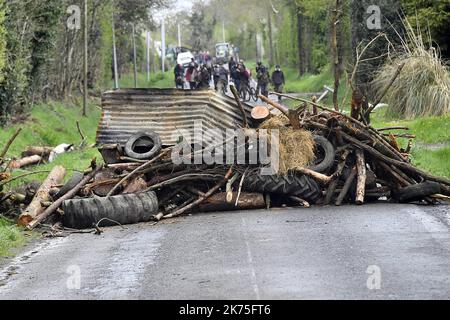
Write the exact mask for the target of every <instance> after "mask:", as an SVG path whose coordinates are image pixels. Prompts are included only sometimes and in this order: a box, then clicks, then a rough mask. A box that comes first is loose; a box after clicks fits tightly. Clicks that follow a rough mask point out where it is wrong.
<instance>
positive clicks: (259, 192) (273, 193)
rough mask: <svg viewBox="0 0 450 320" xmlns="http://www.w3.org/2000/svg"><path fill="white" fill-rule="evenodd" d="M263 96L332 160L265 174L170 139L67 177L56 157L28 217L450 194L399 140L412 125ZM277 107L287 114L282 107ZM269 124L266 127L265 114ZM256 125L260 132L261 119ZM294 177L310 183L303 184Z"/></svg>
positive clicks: (155, 213) (30, 222) (171, 212)
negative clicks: (323, 142)
mask: <svg viewBox="0 0 450 320" xmlns="http://www.w3.org/2000/svg"><path fill="white" fill-rule="evenodd" d="M288 98H292V97H289V96H288ZM261 99H263V101H265V102H266V103H267V104H268V105H269V107H265V106H264V107H262V108H263V109H264V108H267V110H266V111H267V112H255V114H258V115H261V114H263V115H264V116H263V118H265V120H268V119H269V118H271V117H283V120H282V121H275V122H277V123H280V124H281V126H283V127H285V128H289V130H291V129H292V130H294V131H295V130H303V131H308V132H309V133H311V134H312V135H314V136H320V137H322V138H326V139H327V140H328V141H329V142H330V144H331V145H332V146H333V150H334V151H333V152H334V154H333V155H332V156H333V158H334V161H333V162H332V165H330V166H328V167H327V168H326V169H325V170H322V171H320V172H319V171H315V170H314V169H313V168H314V166H307V165H305V166H304V167H302V166H298V163H299V162H295V161H294V162H293V163H294V164H295V167H291V168H288V170H286V172H283V173H279V174H277V175H274V176H272V177H269V178H267V179H266V180H260V183H259V182H258V181H257V182H255V179H254V177H255V176H256V175H257V171H258V170H259V169H260V167H259V166H258V165H237V164H234V165H220V166H214V165H206V164H203V165H186V164H180V165H178V164H174V163H173V161H172V158H171V155H172V152H173V151H174V148H175V147H169V148H161V150H160V151H159V152H158V153H156V155H154V156H152V158H151V159H147V160H137V159H132V158H129V157H125V158H124V157H122V158H121V159H122V161H127V162H119V163H114V164H105V165H98V164H97V163H96V161H95V159H94V160H93V161H92V163H91V166H90V168H88V169H87V170H86V171H85V172H82V173H78V174H76V175H74V176H73V177H72V178H71V179H70V180H69V182H68V183H67V184H65V185H63V184H62V181H63V178H64V175H65V170H64V168H62V167H55V168H54V169H53V170H52V172H51V173H50V174H49V176H48V178H47V179H46V180H45V181H44V182H43V183H42V185H41V186H40V187H39V189H38V190H37V191H36V193H35V196H34V198H33V199H32V200H31V202H30V203H27V208H26V209H25V210H24V211H23V212H22V214H21V215H20V217H19V224H21V225H23V226H26V227H27V228H29V229H33V228H35V227H36V226H38V225H41V224H42V223H43V222H44V221H46V220H48V219H49V217H52V220H53V221H54V222H57V221H61V220H62V221H69V220H70V219H72V218H73V217H72V218H71V217H70V215H71V213H73V214H75V215H81V216H82V217H81V218H80V219H81V220H83V219H85V218H86V219H87V221H88V222H89V223H88V224H77V223H78V222H77V221H74V220H73V219H72V220H70V221H71V223H70V224H69V227H74V228H82V227H87V226H89V227H92V226H94V227H95V228H96V229H99V222H100V221H105V219H107V220H108V221H109V222H108V221H106V222H105V225H112V224H114V223H117V224H124V223H134V222H143V221H151V220H154V221H156V222H158V221H160V220H163V219H169V218H174V217H178V216H180V215H183V214H187V213H193V212H206V211H228V210H247V209H257V208H270V207H271V206H302V207H309V206H310V205H311V204H317V205H329V204H335V205H342V204H344V203H348V204H358V205H361V204H364V203H367V202H371V201H379V200H380V199H381V200H385V201H395V202H415V201H422V202H426V203H429V204H434V203H436V202H437V201H439V200H447V201H448V200H449V199H450V198H449V196H450V180H448V179H446V178H443V177H435V176H433V175H431V174H429V173H427V172H424V171H422V170H420V169H418V168H416V167H414V166H413V165H412V164H411V162H410V152H411V148H412V143H411V141H410V143H409V144H408V146H407V147H406V148H401V147H400V146H399V144H398V142H397V139H399V138H408V139H411V138H413V135H410V134H400V135H398V134H392V133H389V132H390V131H391V130H393V129H396V130H399V129H405V130H406V129H407V128H383V129H378V130H377V129H375V128H373V127H372V126H370V125H369V124H367V123H363V122H361V121H360V120H357V119H355V118H353V117H351V116H347V115H345V114H343V113H340V112H338V111H334V110H331V109H328V108H326V107H324V106H322V105H319V104H317V103H315V102H314V101H307V100H304V99H299V98H293V99H296V100H300V101H301V102H302V105H301V106H300V107H298V108H297V109H288V108H286V107H284V106H282V105H279V104H277V103H275V102H273V101H271V100H269V99H267V98H265V97H263V96H261ZM259 108H261V107H259ZM259 111H261V110H259ZM274 111H278V113H279V115H274V113H275V112H274ZM255 120H257V119H255ZM258 120H261V119H258ZM263 120H264V119H263ZM261 127H262V128H264V127H265V126H264V123H263V125H261ZM254 129H255V131H253V132H256V136H258V129H257V128H254ZM225 143H226V142H224V144H225ZM245 143H248V142H245ZM299 149H301V146H299ZM197 152H203V150H200V151H192V152H191V153H190V154H188V155H183V156H184V157H188V158H192V159H193V158H194V157H195V156H196V153H197ZM316 157H319V155H318V151H317V150H316ZM252 179H253V180H252ZM249 180H252V181H253V183H248V182H249ZM295 183H299V185H301V186H303V187H304V188H305V189H304V190H303V191H302V192H303V194H301V193H300V191H299V190H298V188H297V185H295ZM140 195H144V196H145V198H142V197H141V196H140ZM302 195H304V197H302ZM133 197H135V198H133ZM136 197H137V198H136ZM155 199H156V200H155ZM149 202H152V203H151V204H150V203H149ZM99 206H100V207H99ZM65 219H66V220H65ZM76 219H77V218H76ZM76 219H75V220H76ZM83 223H84V222H83Z"/></svg>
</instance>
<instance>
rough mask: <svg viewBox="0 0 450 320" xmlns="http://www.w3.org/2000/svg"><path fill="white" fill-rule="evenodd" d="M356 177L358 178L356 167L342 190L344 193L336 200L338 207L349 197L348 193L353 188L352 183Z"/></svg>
mask: <svg viewBox="0 0 450 320" xmlns="http://www.w3.org/2000/svg"><path fill="white" fill-rule="evenodd" d="M355 177H356V167H353V169H352V172H351V173H350V175H349V176H348V178H347V180H346V181H345V184H344V187H343V188H342V191H341V193H340V194H339V196H338V198H337V200H336V205H337V206H340V205H342V202H343V201H344V199H345V197H346V196H347V193H348V191H349V190H350V187H351V186H352V183H353V181H354V180H355Z"/></svg>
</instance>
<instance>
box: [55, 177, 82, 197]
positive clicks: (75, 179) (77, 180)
mask: <svg viewBox="0 0 450 320" xmlns="http://www.w3.org/2000/svg"><path fill="white" fill-rule="evenodd" d="M83 178H84V174H83V173H81V172H78V171H74V173H73V175H72V177H71V178H70V179H69V181H67V183H66V184H65V185H64V186H63V187H62V188H61V189H59V191H58V192H57V193H56V194H55V195H54V196H53V200H58V199H59V198H61V197H62V196H64V195H65V194H66V193H67V192H69V191H70V190H72V189H73V188H75V187H76V186H77V184H79V183H80V182H81V180H83Z"/></svg>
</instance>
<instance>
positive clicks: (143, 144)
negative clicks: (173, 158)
mask: <svg viewBox="0 0 450 320" xmlns="http://www.w3.org/2000/svg"><path fill="white" fill-rule="evenodd" d="M139 148H143V150H144V151H143V152H140V151H139V150H138V149H139ZM161 148H162V142H161V138H160V137H159V135H158V134H157V133H156V132H153V131H147V132H139V133H137V134H135V135H133V136H132V137H131V138H130V139H128V141H127V143H126V144H125V149H124V151H125V154H126V155H127V156H128V157H130V158H133V159H137V160H150V159H152V158H154V157H155V156H156V155H157V154H158V153H159V152H160V151H161ZM148 149H150V150H148Z"/></svg>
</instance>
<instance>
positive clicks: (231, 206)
mask: <svg viewBox="0 0 450 320" xmlns="http://www.w3.org/2000/svg"><path fill="white" fill-rule="evenodd" d="M236 198H237V192H233V197H232V201H231V203H230V202H227V194H226V193H225V192H222V193H218V194H215V195H213V196H211V197H210V198H208V199H206V200H205V201H204V202H203V203H202V204H200V205H199V206H198V209H199V211H201V212H215V211H233V210H253V209H263V208H265V206H266V203H265V201H264V195H262V194H260V193H245V192H242V193H241V194H240V196H239V201H238V204H237V206H236V205H235V202H236Z"/></svg>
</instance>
